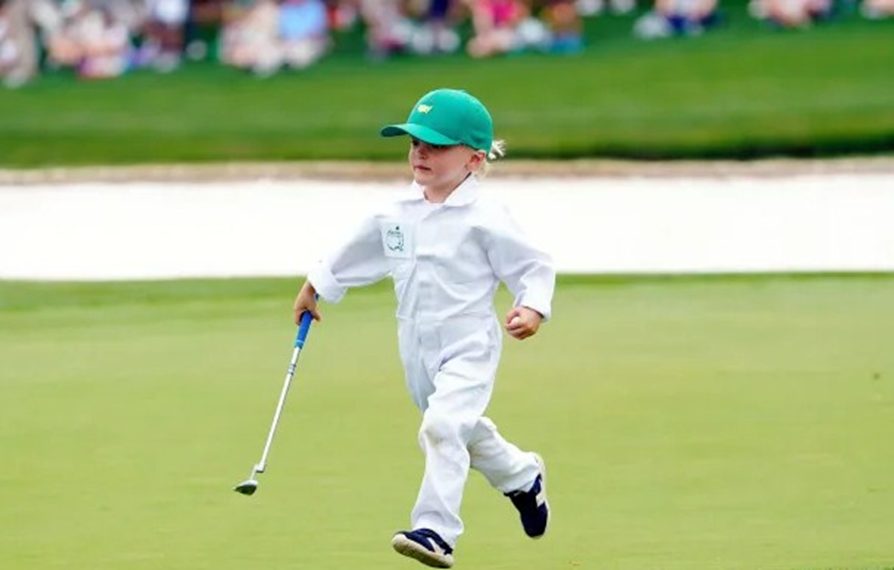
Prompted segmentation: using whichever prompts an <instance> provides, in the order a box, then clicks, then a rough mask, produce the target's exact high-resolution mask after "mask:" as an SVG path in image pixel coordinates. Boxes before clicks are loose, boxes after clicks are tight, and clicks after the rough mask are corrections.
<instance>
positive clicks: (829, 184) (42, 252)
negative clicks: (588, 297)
mask: <svg viewBox="0 0 894 570" xmlns="http://www.w3.org/2000/svg"><path fill="white" fill-rule="evenodd" d="M403 187H404V185H403V183H400V182H398V183H396V184H385V183H370V184H361V183H356V182H333V181H319V180H309V179H300V180H295V181H291V182H283V181H277V182H269V181H268V182H264V181H259V182H236V183H232V182H231V183H127V184H72V185H35V186H6V187H2V186H0V279H46V280H60V279H76V280H104V279H144V278H172V277H205V276H277V275H289V276H294V275H297V274H302V273H304V272H305V271H306V270H307V269H308V268H309V267H310V266H311V264H312V263H313V262H314V261H315V260H316V259H317V258H318V257H319V256H320V255H321V254H322V253H323V252H324V251H325V250H326V249H327V248H328V246H329V245H331V244H332V242H333V241H334V240H336V239H337V238H338V236H340V235H342V234H344V233H345V232H346V231H348V230H349V228H350V227H351V226H352V224H354V223H356V222H357V220H358V219H359V218H360V217H361V216H362V215H363V214H364V212H366V211H367V210H368V209H369V208H371V207H372V206H373V204H375V203H376V202H377V201H380V200H384V199H387V197H388V196H389V194H390V193H391V191H392V190H395V189H397V190H400V189H402V188H403ZM484 189H485V191H486V192H489V193H492V194H495V195H497V196H499V197H500V198H501V199H502V200H504V201H505V202H507V203H508V204H509V205H510V207H511V209H512V211H513V212H514V213H515V215H516V217H517V218H518V219H519V221H520V222H521V223H522V225H523V226H524V227H525V228H526V229H527V230H528V233H529V234H531V236H532V237H533V238H534V240H535V241H536V242H538V243H539V244H541V245H542V246H543V247H544V248H545V249H546V250H547V251H549V252H550V253H551V254H552V255H553V257H554V258H555V260H556V263H557V265H558V267H559V269H560V270H561V271H563V272H579V273H721V272H722V273H728V272H734V273H735V272H782V271H785V272H789V271H792V272H795V271H894V223H892V221H894V174H892V173H870V174H866V173H863V174H847V173H840V174H827V175H810V176H793V177H782V178H728V179H721V178H696V179H684V178H671V179H659V178H576V179H575V178H561V179H547V178H543V179H493V180H487V181H486V182H485V185H484Z"/></svg>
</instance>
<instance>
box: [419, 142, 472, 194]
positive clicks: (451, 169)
mask: <svg viewBox="0 0 894 570" xmlns="http://www.w3.org/2000/svg"><path fill="white" fill-rule="evenodd" d="M408 158H409V161H410V167H411V168H412V169H413V179H414V180H415V181H416V183H417V184H419V185H420V186H424V187H426V188H427V189H430V190H434V191H440V192H449V191H451V190H453V189H454V188H456V187H457V186H459V185H460V183H462V181H463V180H464V179H465V178H466V176H468V174H469V173H470V172H474V171H475V170H477V169H478V167H479V166H480V165H481V163H482V162H483V161H484V153H483V152H480V151H476V150H473V149H471V148H469V147H467V146H465V145H453V146H437V145H432V144H428V143H426V142H422V141H420V140H418V139H414V138H411V139H410V152H409V157H408Z"/></svg>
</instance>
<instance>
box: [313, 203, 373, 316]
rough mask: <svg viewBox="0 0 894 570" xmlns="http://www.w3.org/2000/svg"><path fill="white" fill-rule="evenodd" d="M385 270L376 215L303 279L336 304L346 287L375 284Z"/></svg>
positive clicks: (321, 295) (323, 296) (327, 299)
mask: <svg viewBox="0 0 894 570" xmlns="http://www.w3.org/2000/svg"><path fill="white" fill-rule="evenodd" d="M388 272H389V265H388V259H387V258H386V257H385V251H384V249H383V247H382V238H381V233H380V231H379V222H378V220H377V219H376V218H368V219H367V220H366V221H364V222H363V223H362V224H361V225H360V227H358V228H357V231H356V232H354V234H353V235H352V236H350V237H349V238H348V239H347V240H346V241H344V242H343V243H342V244H341V245H340V246H338V247H337V248H336V249H335V250H334V251H332V252H331V253H330V254H329V255H328V256H326V257H325V258H323V259H322V260H321V261H320V262H319V263H318V264H317V265H316V267H314V268H313V269H311V271H310V272H309V273H308V275H307V280H308V281H310V283H311V285H313V287H314V289H316V291H317V293H318V294H319V295H320V297H322V298H323V299H324V300H326V301H328V302H330V303H337V302H339V301H341V298H342V297H344V295H345V293H346V292H347V289H348V287H358V286H361V285H369V284H371V283H375V282H376V281H379V280H380V279H382V278H383V277H385V276H386V275H388Z"/></svg>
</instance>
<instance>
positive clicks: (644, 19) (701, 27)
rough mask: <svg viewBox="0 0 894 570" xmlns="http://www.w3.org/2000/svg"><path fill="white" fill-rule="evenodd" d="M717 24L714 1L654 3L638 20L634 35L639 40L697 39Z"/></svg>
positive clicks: (689, 0)
mask: <svg viewBox="0 0 894 570" xmlns="http://www.w3.org/2000/svg"><path fill="white" fill-rule="evenodd" d="M717 22H718V15H717V0H655V7H654V9H653V10H652V11H651V12H648V13H646V14H644V15H643V16H641V17H640V18H639V19H638V20H637V21H636V23H635V24H634V26H633V33H634V35H636V36H637V37H639V38H642V39H655V38H666V37H669V36H697V35H700V34H701V33H703V32H704V31H705V30H707V29H708V28H711V27H712V26H714V25H716V24H717Z"/></svg>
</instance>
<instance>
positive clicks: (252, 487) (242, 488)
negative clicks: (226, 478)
mask: <svg viewBox="0 0 894 570" xmlns="http://www.w3.org/2000/svg"><path fill="white" fill-rule="evenodd" d="M233 490H234V491H236V492H237V493H242V494H243V495H254V494H255V491H257V490H258V482H257V480H255V479H248V480H247V481H243V482H242V483H239V484H238V485H236V486H235V487H233Z"/></svg>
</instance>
